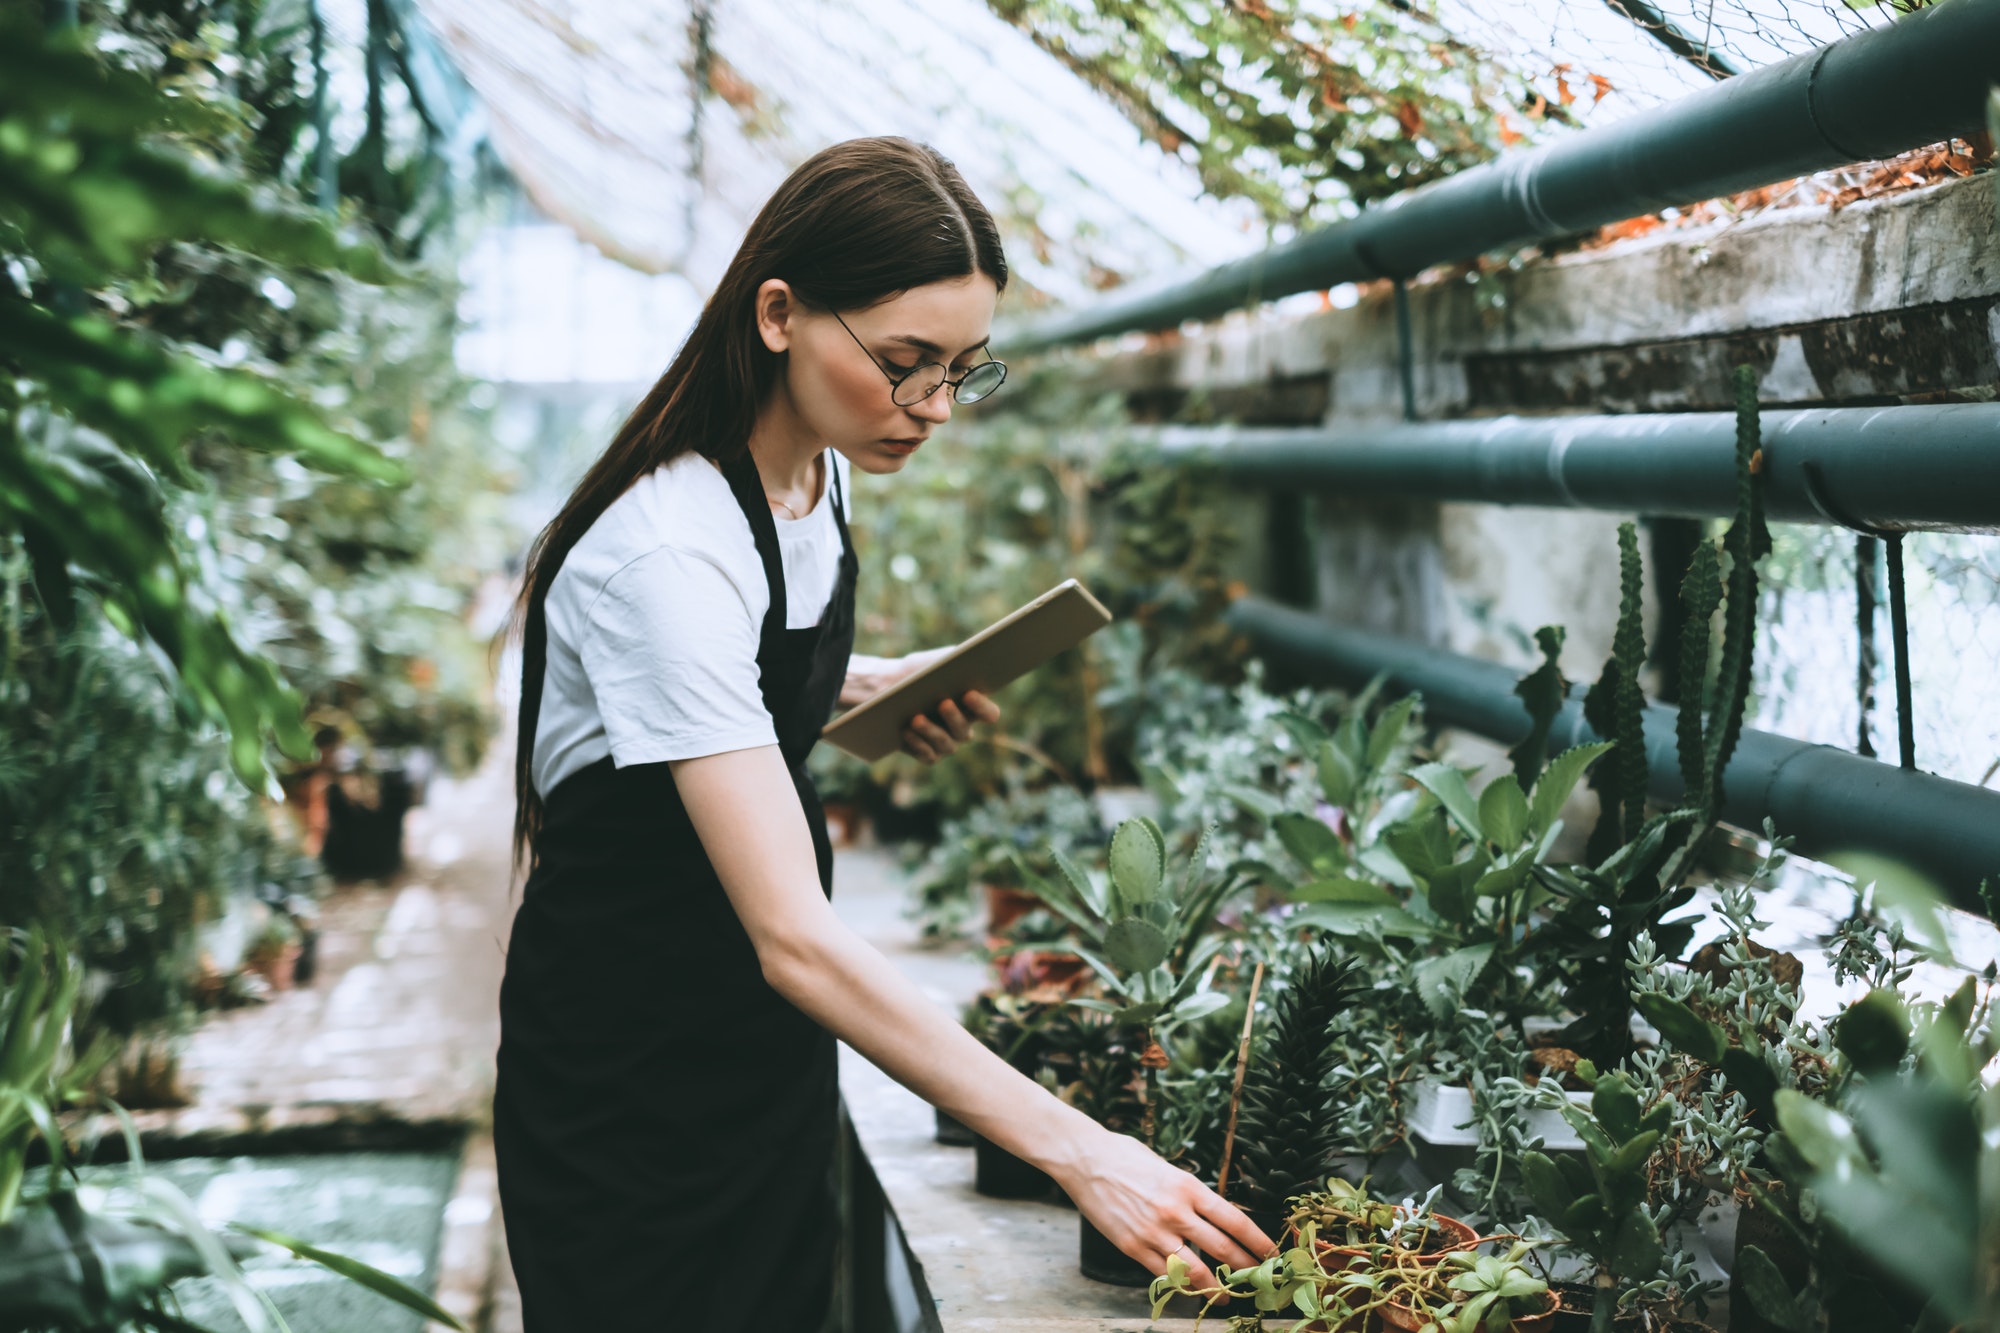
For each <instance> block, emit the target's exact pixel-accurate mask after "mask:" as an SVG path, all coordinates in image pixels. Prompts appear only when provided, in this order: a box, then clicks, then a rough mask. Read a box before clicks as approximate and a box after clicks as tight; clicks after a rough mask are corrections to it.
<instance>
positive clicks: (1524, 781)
mask: <svg viewBox="0 0 2000 1333" xmlns="http://www.w3.org/2000/svg"><path fill="white" fill-rule="evenodd" d="M1564 636H1565V631H1564V630H1563V627H1562V626H1561V625H1544V626H1542V627H1541V628H1540V629H1538V630H1536V631H1535V646H1536V647H1538V648H1539V649H1541V653H1542V664H1541V665H1540V666H1538V667H1536V668H1535V669H1534V670H1533V671H1531V672H1529V673H1528V674H1527V675H1525V676H1523V677H1521V679H1520V680H1519V681H1518V682H1516V684H1515V686H1514V693H1515V694H1516V695H1518V696H1520V699H1521V702H1522V703H1523V704H1525V705H1526V706H1527V709H1528V734H1527V735H1526V736H1523V737H1522V738H1521V742H1520V744H1518V745H1516V746H1515V747H1514V748H1513V749H1511V750H1509V751H1507V757H1508V758H1509V759H1511V760H1513V761H1514V779H1515V781H1516V782H1518V783H1519V784H1520V785H1521V787H1522V788H1523V789H1525V788H1527V787H1529V786H1531V785H1533V783H1534V781H1535V775H1536V774H1538V773H1540V772H1541V771H1542V761H1543V760H1545V759H1547V758H1548V749H1549V730H1550V728H1551V727H1553V726H1554V725H1555V720H1556V714H1558V713H1560V712H1561V711H1562V706H1563V701H1564V700H1565V699H1567V698H1568V697H1569V682H1568V681H1567V680H1564V679H1563V673H1562V667H1561V665H1560V664H1559V659H1560V658H1561V656H1562V647H1563V639H1564Z"/></svg>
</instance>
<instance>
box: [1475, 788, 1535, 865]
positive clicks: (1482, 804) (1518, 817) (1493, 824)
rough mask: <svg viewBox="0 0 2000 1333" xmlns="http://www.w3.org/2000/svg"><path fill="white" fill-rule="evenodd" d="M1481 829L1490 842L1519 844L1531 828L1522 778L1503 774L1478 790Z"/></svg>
mask: <svg viewBox="0 0 2000 1333" xmlns="http://www.w3.org/2000/svg"><path fill="white" fill-rule="evenodd" d="M1479 828H1480V831H1481V832H1482V833H1484V834H1485V835H1486V840H1487V841H1488V842H1496V843H1498V844H1500V846H1502V847H1503V848H1513V847H1518V846H1519V845H1520V843H1521V839H1522V837H1523V836H1524V835H1526V833H1527V831H1528V798H1527V795H1526V794H1525V793H1523V792H1522V790H1521V783H1520V780H1519V779H1517V778H1516V777H1515V776H1514V775H1513V774H1512V773H1504V774H1502V775H1501V776H1499V777H1497V778H1495V779H1494V780H1493V781H1491V782H1489V783H1487V784H1486V790H1485V791H1483V792H1481V793H1479Z"/></svg>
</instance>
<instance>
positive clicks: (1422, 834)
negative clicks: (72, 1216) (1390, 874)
mask: <svg viewBox="0 0 2000 1333" xmlns="http://www.w3.org/2000/svg"><path fill="white" fill-rule="evenodd" d="M1382 845H1384V846H1386V847H1387V848H1388V849H1389V850H1390V851H1391V852H1393V853H1394V854H1395V856H1396V859H1397V860H1398V861H1401V862H1402V863H1403V866H1404V868H1405V869H1407V870H1408V871H1409V872H1410V873H1411V874H1412V875H1419V876H1423V875H1429V874H1430V873H1431V872H1432V871H1434V870H1436V869H1437V868H1438V867H1439V866H1444V865H1450V864H1451V862H1452V859H1453V852H1454V848H1453V846H1452V840H1451V832H1450V829H1449V828H1448V827H1447V826H1446V824H1445V819H1444V815H1443V813H1442V812H1440V811H1438V810H1435V809H1430V810H1425V811H1423V812H1422V813H1420V814H1416V815H1412V816H1411V817H1410V818H1408V819H1406V820H1404V821H1402V822H1401V823H1399V824H1391V825H1390V826H1389V827H1388V828H1386V829H1383V830H1382ZM1371 868H1372V867H1371Z"/></svg>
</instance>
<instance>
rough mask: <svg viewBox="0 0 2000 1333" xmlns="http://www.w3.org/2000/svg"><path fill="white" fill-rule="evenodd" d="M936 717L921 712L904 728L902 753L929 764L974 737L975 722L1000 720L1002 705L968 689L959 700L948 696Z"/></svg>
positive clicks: (935, 710) (936, 710)
mask: <svg viewBox="0 0 2000 1333" xmlns="http://www.w3.org/2000/svg"><path fill="white" fill-rule="evenodd" d="M933 711H934V712H935V713H936V714H937V716H936V717H935V718H933V717H932V716H931V715H930V714H929V713H919V714H917V715H916V716H915V717H914V718H912V719H910V724H909V725H908V726H906V727H904V728H903V753H904V754H907V755H910V756H912V757H914V758H917V759H921V760H922V761H923V762H925V763H926V764H935V763H936V762H937V761H938V760H940V759H942V758H944V757H945V756H946V755H948V754H950V753H952V752H953V751H954V750H956V749H958V747H959V743H960V742H961V741H965V740H969V739H970V738H971V736H972V728H973V724H974V723H977V722H985V723H989V724H990V723H994V722H998V721H999V720H1000V705H999V704H996V703H994V702H993V701H992V700H991V699H989V698H987V697H986V696H985V695H983V694H981V693H980V692H979V691H978V690H967V691H966V692H965V693H964V694H962V695H960V696H959V697H958V698H956V699H946V700H945V701H944V702H943V703H941V704H939V705H938V706H937V708H936V709H934V710H933Z"/></svg>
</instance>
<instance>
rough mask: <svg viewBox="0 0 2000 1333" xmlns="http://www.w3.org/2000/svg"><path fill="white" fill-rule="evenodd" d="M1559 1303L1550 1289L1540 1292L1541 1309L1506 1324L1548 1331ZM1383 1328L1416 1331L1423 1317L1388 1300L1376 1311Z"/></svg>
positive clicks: (1534, 1332) (1516, 1332)
mask: <svg viewBox="0 0 2000 1333" xmlns="http://www.w3.org/2000/svg"><path fill="white" fill-rule="evenodd" d="M1560 1304H1561V1302H1560V1301H1558V1300H1557V1299H1556V1294H1555V1293H1554V1292H1552V1291H1545V1292H1543V1293H1542V1309H1541V1310H1540V1311H1539V1312H1538V1313H1536V1314H1524V1315H1515V1316H1514V1322H1513V1323H1511V1324H1509V1325H1507V1327H1508V1328H1509V1329H1510V1330H1512V1333H1549V1330H1550V1329H1551V1328H1553V1327H1554V1326H1555V1322H1556V1308H1557V1307H1558V1306H1559V1305H1560ZM1378 1313H1379V1314H1380V1315H1381V1317H1382V1325H1383V1327H1385V1328H1394V1329H1401V1330H1402V1331H1403V1333H1417V1330H1418V1329H1419V1328H1422V1327H1423V1323H1424V1321H1423V1319H1422V1317H1421V1316H1419V1315H1418V1314H1417V1312H1416V1311H1415V1310H1413V1309H1411V1308H1410V1307H1409V1306H1407V1305H1402V1304H1399V1303H1397V1302H1395V1301H1391V1302H1389V1303H1388V1304H1387V1305H1385V1306H1383V1307H1382V1308H1381V1310H1380V1311H1379V1312H1378Z"/></svg>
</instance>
